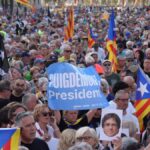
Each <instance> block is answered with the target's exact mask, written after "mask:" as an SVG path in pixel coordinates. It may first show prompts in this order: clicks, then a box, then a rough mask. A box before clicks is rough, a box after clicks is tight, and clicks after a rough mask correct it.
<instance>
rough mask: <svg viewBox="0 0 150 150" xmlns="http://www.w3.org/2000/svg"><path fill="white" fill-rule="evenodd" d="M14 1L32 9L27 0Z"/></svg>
mask: <svg viewBox="0 0 150 150" xmlns="http://www.w3.org/2000/svg"><path fill="white" fill-rule="evenodd" d="M16 2H17V3H20V4H22V5H24V6H26V7H29V8H31V9H33V6H32V5H31V4H30V2H29V1H28V0H16Z"/></svg>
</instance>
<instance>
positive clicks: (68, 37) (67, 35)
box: [64, 7, 74, 41]
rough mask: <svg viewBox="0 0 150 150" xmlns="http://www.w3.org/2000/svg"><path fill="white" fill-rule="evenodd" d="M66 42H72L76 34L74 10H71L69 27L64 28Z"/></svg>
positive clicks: (68, 20)
mask: <svg viewBox="0 0 150 150" xmlns="http://www.w3.org/2000/svg"><path fill="white" fill-rule="evenodd" d="M64 34H65V35H64V41H71V40H72V37H73V34H74V9H73V7H71V8H70V9H69V15H68V19H67V25H66V26H65V28H64Z"/></svg>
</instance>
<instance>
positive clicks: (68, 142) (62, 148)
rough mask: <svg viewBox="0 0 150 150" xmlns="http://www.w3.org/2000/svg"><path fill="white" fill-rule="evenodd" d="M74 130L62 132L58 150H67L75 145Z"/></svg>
mask: <svg viewBox="0 0 150 150" xmlns="http://www.w3.org/2000/svg"><path fill="white" fill-rule="evenodd" d="M75 134H76V130H74V129H66V130H64V131H63V132H62V134H61V136H60V140H59V143H58V150H67V149H68V148H69V147H71V146H73V145H74V144H75Z"/></svg>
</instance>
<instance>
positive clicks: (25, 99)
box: [22, 93, 36, 106]
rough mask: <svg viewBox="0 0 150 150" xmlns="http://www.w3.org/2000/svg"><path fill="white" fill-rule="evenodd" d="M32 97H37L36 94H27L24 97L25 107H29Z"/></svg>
mask: <svg viewBox="0 0 150 150" xmlns="http://www.w3.org/2000/svg"><path fill="white" fill-rule="evenodd" d="M32 96H36V95H35V94H33V93H27V94H25V95H24V96H23V97H22V104H24V105H25V106H26V105H27V103H28V101H29V99H30V98H31V97H32Z"/></svg>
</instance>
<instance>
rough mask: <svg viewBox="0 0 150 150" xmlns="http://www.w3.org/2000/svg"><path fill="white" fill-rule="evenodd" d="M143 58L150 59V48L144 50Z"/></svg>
mask: <svg viewBox="0 0 150 150" xmlns="http://www.w3.org/2000/svg"><path fill="white" fill-rule="evenodd" d="M145 56H146V58H147V59H150V48H147V49H146V50H145Z"/></svg>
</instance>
